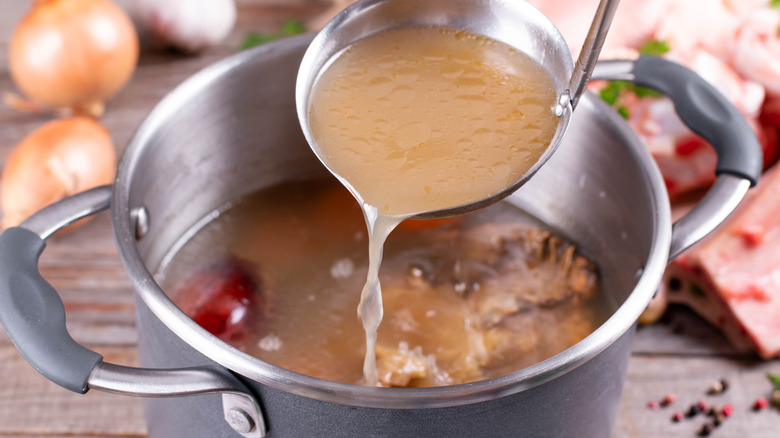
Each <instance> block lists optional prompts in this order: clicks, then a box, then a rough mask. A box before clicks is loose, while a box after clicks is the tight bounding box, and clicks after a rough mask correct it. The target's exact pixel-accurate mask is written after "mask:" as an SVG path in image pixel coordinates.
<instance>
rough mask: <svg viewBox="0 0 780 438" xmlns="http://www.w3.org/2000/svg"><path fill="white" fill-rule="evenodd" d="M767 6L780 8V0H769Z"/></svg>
mask: <svg viewBox="0 0 780 438" xmlns="http://www.w3.org/2000/svg"><path fill="white" fill-rule="evenodd" d="M769 7H770V8H775V9H780V0H769Z"/></svg>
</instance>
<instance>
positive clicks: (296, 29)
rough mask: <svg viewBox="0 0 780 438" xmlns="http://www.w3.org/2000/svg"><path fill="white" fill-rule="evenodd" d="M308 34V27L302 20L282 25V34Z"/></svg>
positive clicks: (289, 21)
mask: <svg viewBox="0 0 780 438" xmlns="http://www.w3.org/2000/svg"><path fill="white" fill-rule="evenodd" d="M305 32H306V25H305V24H303V22H302V21H300V20H287V21H285V22H284V24H283V25H282V33H283V34H285V35H288V36H292V35H299V34H302V33H305Z"/></svg>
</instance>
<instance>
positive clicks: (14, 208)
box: [0, 117, 116, 228]
mask: <svg viewBox="0 0 780 438" xmlns="http://www.w3.org/2000/svg"><path fill="white" fill-rule="evenodd" d="M115 173H116V152H115V150H114V143H113V142H112V141H111V136H110V135H109V132H108V130H106V128H104V127H103V126H102V125H101V124H100V123H98V122H97V121H95V120H93V119H91V118H88V117H71V118H68V119H60V120H54V121H52V122H48V123H46V124H45V125H43V126H41V127H40V128H38V129H37V130H35V131H34V132H32V133H31V134H30V135H28V136H27V137H26V138H25V139H24V140H22V141H21V143H19V145H17V146H16V148H14V150H13V151H12V152H11V155H10V156H9V157H8V160H7V161H6V165H5V168H4V169H3V174H2V178H0V203H1V204H2V207H3V220H2V226H3V228H8V227H12V226H16V225H19V223H21V222H22V221H23V220H25V219H26V218H27V217H29V216H30V215H31V214H33V213H35V212H36V211H38V210H40V209H41V208H43V207H45V206H46V205H49V204H51V203H53V202H56V201H59V200H60V199H62V198H65V197H67V196H70V195H72V194H75V193H78V192H81V191H84V190H87V189H91V188H93V187H97V186H100V185H104V184H110V183H111V182H112V180H113V179H114V174H115Z"/></svg>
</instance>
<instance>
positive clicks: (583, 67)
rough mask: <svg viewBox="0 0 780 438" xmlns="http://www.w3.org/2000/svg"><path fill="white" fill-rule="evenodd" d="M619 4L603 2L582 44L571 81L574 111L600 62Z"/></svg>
mask: <svg viewBox="0 0 780 438" xmlns="http://www.w3.org/2000/svg"><path fill="white" fill-rule="evenodd" d="M618 3H620V0H601V2H600V3H599V7H598V9H596V15H594V16H593V22H592V23H591V25H590V30H589V31H588V36H587V37H585V42H584V43H583V44H582V50H581V51H580V56H579V57H578V58H577V63H576V64H574V71H573V72H572V74H571V80H570V81H569V94H570V99H571V109H572V110H574V108H576V107H577V103H578V102H579V100H580V96H582V93H583V92H585V89H587V88H588V82H590V76H591V75H592V74H593V69H594V68H595V67H596V62H597V61H598V60H599V54H600V53H601V48H602V47H603V46H604V40H605V39H606V38H607V31H609V26H610V24H612V18H613V17H614V16H615V10H616V9H617V7H618Z"/></svg>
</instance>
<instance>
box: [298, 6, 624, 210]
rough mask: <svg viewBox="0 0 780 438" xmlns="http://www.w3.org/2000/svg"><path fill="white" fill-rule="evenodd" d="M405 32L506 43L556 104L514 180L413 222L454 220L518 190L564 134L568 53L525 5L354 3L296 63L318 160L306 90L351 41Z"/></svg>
mask: <svg viewBox="0 0 780 438" xmlns="http://www.w3.org/2000/svg"><path fill="white" fill-rule="evenodd" d="M615 3H616V2H615ZM405 27H436V28H443V29H455V30H461V31H467V32H469V33H472V34H474V35H478V36H483V37H486V38H489V39H492V40H495V41H498V42H501V43H504V44H507V45H508V46H510V47H512V48H514V49H516V50H519V51H520V52H523V53H524V54H526V55H528V56H529V57H530V58H531V59H532V60H534V61H535V62H536V63H537V64H538V65H540V66H542V67H543V68H544V70H545V71H546V73H547V74H548V76H549V77H550V79H551V80H552V83H553V85H554V88H555V94H556V96H558V99H557V102H552V103H551V106H555V108H554V111H555V114H556V115H557V116H558V118H559V121H558V126H557V129H556V132H555V135H554V137H553V139H552V142H551V143H550V145H549V146H548V147H547V149H546V150H545V151H544V153H543V154H542V156H541V157H540V159H539V160H538V161H537V162H536V164H534V165H533V166H532V167H531V168H530V170H529V171H528V172H526V173H525V174H524V175H523V176H522V178H521V179H520V180H519V181H516V182H514V183H513V184H512V185H511V186H509V187H506V188H505V189H504V190H502V191H500V192H498V193H494V194H492V195H491V196H490V197H488V198H486V199H482V200H478V201H476V202H473V203H470V204H467V205H459V206H455V207H452V208H446V209H442V210H435V211H427V212H420V214H418V215H417V216H416V217H417V218H426V219H429V218H436V217H447V216H453V215H457V214H462V213H466V212H469V211H472V210H475V209H478V208H481V207H485V206H487V205H489V204H492V203H494V202H496V201H498V200H500V199H502V198H504V197H506V196H507V195H509V194H510V193H512V192H513V191H515V190H516V189H517V188H519V187H520V186H521V185H523V184H524V183H525V182H526V181H527V180H528V179H529V178H530V177H531V176H532V175H533V174H534V173H536V171H537V170H538V169H539V168H540V167H541V166H542V165H543V164H544V163H545V162H546V161H547V160H548V159H549V158H550V156H552V154H553V152H554V151H555V149H556V148H557V147H558V145H559V144H560V142H561V139H562V138H563V136H564V133H565V132H566V129H567V127H568V125H569V120H570V118H571V115H572V108H573V105H572V99H571V95H570V93H569V88H570V80H571V78H572V74H573V71H574V61H573V59H572V54H571V51H570V49H569V47H568V45H567V44H566V41H565V40H564V38H563V36H562V35H561V33H560V32H559V31H558V29H557V28H556V27H555V26H554V25H553V24H552V23H551V22H550V20H549V19H547V17H545V16H544V15H543V14H542V13H541V12H539V11H538V10H536V9H535V8H534V7H532V6H531V5H530V4H528V3H526V2H524V1H507V0H491V1H484V0H428V1H418V0H359V1H357V2H355V3H353V4H352V5H351V6H349V7H348V8H346V9H345V10H343V11H342V12H341V13H340V14H338V15H337V16H336V17H335V18H334V19H333V20H331V21H330V22H329V23H328V24H327V25H326V26H325V27H324V28H323V29H322V31H320V33H319V34H318V35H317V36H316V37H315V38H314V40H313V42H312V43H311V45H310V46H309V48H308V50H307V51H306V53H305V55H304V57H303V61H302V62H301V66H300V70H299V72H298V79H297V83H296V90H295V100H296V107H297V111H298V118H299V121H300V123H301V127H302V129H303V133H304V136H305V137H306V140H307V141H308V142H309V145H310V146H311V147H312V149H313V150H314V152H315V154H317V155H318V157H319V158H320V161H322V162H323V164H325V166H326V167H329V166H328V163H327V162H326V161H325V160H323V159H322V157H321V156H319V148H318V145H317V139H316V138H315V137H314V136H313V135H312V132H311V128H310V123H309V114H308V112H309V107H310V104H311V90H312V88H313V86H314V84H315V82H316V81H317V79H318V78H319V76H320V75H321V74H322V72H323V71H324V70H325V69H327V68H328V66H329V65H330V63H331V62H332V60H333V59H335V58H336V57H337V56H338V55H339V54H340V53H342V52H343V51H344V50H346V49H347V48H349V47H350V46H351V45H352V44H354V43H355V42H357V41H359V40H361V39H363V38H366V37H369V36H372V35H375V34H379V33H382V32H387V31H389V30H393V29H399V28H405ZM453 153H457V151H453ZM329 170H331V172H332V173H334V175H336V177H338V178H339V179H340V180H341V182H342V183H343V184H344V185H346V186H347V188H349V189H350V191H351V192H352V194H353V195H355V196H356V197H357V198H358V199H360V196H359V193H357V192H356V191H355V189H354V188H353V187H352V186H351V185H350V183H349V181H346V180H345V179H344V178H342V177H341V176H340V175H338V174H337V173H336V172H334V171H333V169H330V167H329Z"/></svg>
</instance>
